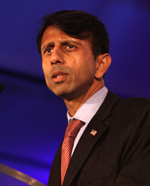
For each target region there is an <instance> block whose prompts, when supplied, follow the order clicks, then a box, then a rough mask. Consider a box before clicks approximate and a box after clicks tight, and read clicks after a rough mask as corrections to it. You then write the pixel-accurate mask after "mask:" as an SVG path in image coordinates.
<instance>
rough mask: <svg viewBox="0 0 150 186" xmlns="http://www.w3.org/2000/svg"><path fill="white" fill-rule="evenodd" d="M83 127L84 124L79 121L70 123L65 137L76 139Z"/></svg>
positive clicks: (75, 120)
mask: <svg viewBox="0 0 150 186" xmlns="http://www.w3.org/2000/svg"><path fill="white" fill-rule="evenodd" d="M82 126H83V122H82V121H80V120H77V119H74V120H72V121H70V122H69V124H68V126H67V129H66V132H65V137H67V136H69V137H76V135H77V133H78V132H79V130H80V128H81V127H82Z"/></svg>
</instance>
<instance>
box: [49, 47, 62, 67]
mask: <svg viewBox="0 0 150 186" xmlns="http://www.w3.org/2000/svg"><path fill="white" fill-rule="evenodd" d="M50 62H51V65H55V64H63V63H64V60H63V54H62V51H60V49H53V51H52V53H51V56H50Z"/></svg>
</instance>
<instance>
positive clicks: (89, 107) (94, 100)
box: [67, 86, 108, 123]
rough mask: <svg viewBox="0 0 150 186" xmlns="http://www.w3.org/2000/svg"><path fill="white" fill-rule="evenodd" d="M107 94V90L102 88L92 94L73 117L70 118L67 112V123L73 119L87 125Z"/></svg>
mask: <svg viewBox="0 0 150 186" xmlns="http://www.w3.org/2000/svg"><path fill="white" fill-rule="evenodd" d="M107 93H108V89H107V88H106V87H105V86H104V87H103V88H101V89H100V90H98V91H97V92H96V93H95V94H93V95H92V96H91V97H90V98H89V99H88V100H87V101H86V102H85V103H84V104H83V105H81V107H80V108H79V109H78V110H77V112H76V113H75V115H74V116H73V117H71V116H70V115H69V113H68V112H67V118H68V122H69V121H70V120H72V119H74V118H75V119H79V120H81V121H83V122H84V123H89V122H90V120H91V119H92V118H93V116H94V115H95V114H96V112H97V111H98V109H99V107H100V106H101V104H102V103H103V101H104V99H105V97H106V95H107Z"/></svg>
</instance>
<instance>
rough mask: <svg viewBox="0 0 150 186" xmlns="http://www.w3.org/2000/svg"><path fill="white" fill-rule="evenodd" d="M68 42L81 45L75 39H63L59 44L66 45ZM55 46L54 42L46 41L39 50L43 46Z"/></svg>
mask: <svg viewBox="0 0 150 186" xmlns="http://www.w3.org/2000/svg"><path fill="white" fill-rule="evenodd" d="M70 43H74V44H77V45H81V43H79V42H77V41H74V40H65V41H61V42H60V44H61V45H68V44H70ZM54 46H55V43H54V42H49V43H47V44H46V45H44V46H43V47H42V48H41V51H43V50H44V49H45V48H48V47H54Z"/></svg>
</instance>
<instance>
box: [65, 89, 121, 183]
mask: <svg viewBox="0 0 150 186" xmlns="http://www.w3.org/2000/svg"><path fill="white" fill-rule="evenodd" d="M119 100H120V99H119V98H118V97H117V96H116V95H114V94H113V93H111V92H108V95H107V97H106V99H105V101H104V102H103V104H102V105H101V107H100V109H99V110H98V112H97V113H96V115H95V116H94V117H93V118H92V120H91V121H90V123H89V124H88V126H87V128H86V130H85V132H84V133H83V135H82V137H81V139H80V141H79V143H78V145H77V147H76V149H75V151H74V154H73V156H72V158H71V160H70V164H69V167H68V170H67V172H66V176H65V179H64V184H63V185H65V186H70V185H71V183H72V181H73V180H74V178H75V177H76V175H77V173H78V171H79V170H80V169H81V167H82V166H83V164H84V162H85V161H86V159H87V157H88V155H89V153H90V152H91V151H92V148H93V147H94V145H95V143H96V142H97V140H99V139H100V138H101V136H102V134H103V133H104V132H106V131H107V130H108V129H109V127H110V124H111V121H110V120H111V117H110V116H111V110H112V107H113V106H114V105H115V104H116V103H117V102H118V101H119ZM93 129H94V131H95V132H96V134H95V132H94V131H93V132H92V134H91V131H92V130H93Z"/></svg>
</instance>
